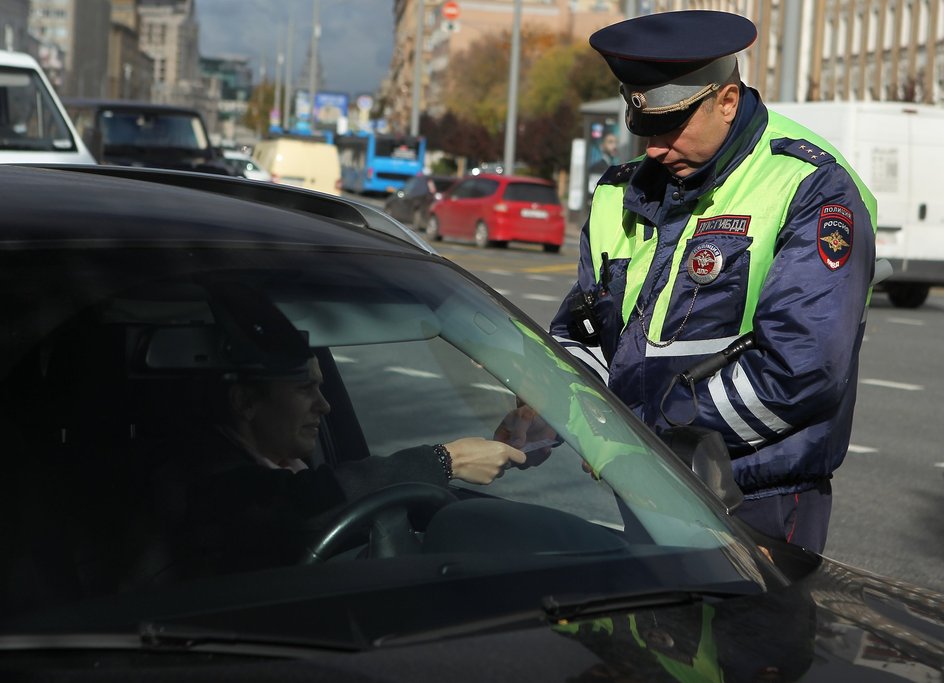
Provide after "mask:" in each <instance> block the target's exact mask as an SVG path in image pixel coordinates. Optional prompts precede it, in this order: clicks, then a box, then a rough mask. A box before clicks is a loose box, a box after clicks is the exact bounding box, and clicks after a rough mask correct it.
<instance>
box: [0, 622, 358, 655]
mask: <svg viewBox="0 0 944 683" xmlns="http://www.w3.org/2000/svg"><path fill="white" fill-rule="evenodd" d="M368 647H369V645H367V644H365V643H354V642H341V641H336V640H317V639H301V638H298V637H286V636H275V635H268V634H264V635H260V634H257V633H239V632H236V631H223V630H216V629H209V628H200V627H191V626H179V625H175V624H162V623H157V622H146V623H143V624H141V625H140V626H139V627H138V632H137V633H133V632H132V633H26V634H17V635H2V636H0V652H22V651H30V650H188V651H189V650H195V651H197V650H200V651H215V652H228V653H230V654H234V655H246V656H260V657H289V658H293V657H300V656H305V657H310V656H311V653H312V651H313V650H329V651H339V652H354V651H358V650H363V649H367V648H368Z"/></svg>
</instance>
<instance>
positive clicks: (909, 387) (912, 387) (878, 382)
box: [860, 379, 924, 391]
mask: <svg viewBox="0 0 944 683" xmlns="http://www.w3.org/2000/svg"><path fill="white" fill-rule="evenodd" d="M860 381H861V383H862V384H871V385H872V386H873V387H885V388H886V389H901V390H902V391H924V387H923V386H921V385H920V384H906V383H905V382H889V381H887V380H884V379H863V380H860Z"/></svg>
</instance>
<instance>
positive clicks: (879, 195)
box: [768, 102, 944, 308]
mask: <svg viewBox="0 0 944 683" xmlns="http://www.w3.org/2000/svg"><path fill="white" fill-rule="evenodd" d="M768 107H769V108H770V109H772V110H773V111H777V112H780V113H781V114H783V115H784V116H787V117H789V118H791V119H793V120H794V121H797V122H798V123H801V124H803V125H805V126H806V127H807V128H809V129H810V130H812V131H814V132H816V133H819V134H820V135H822V136H823V137H824V138H826V139H827V140H829V141H830V142H831V143H832V144H833V145H835V147H836V148H837V149H838V150H839V151H840V152H841V153H842V155H843V156H844V157H846V159H847V160H848V161H849V163H850V164H852V166H853V168H855V169H856V171H857V172H858V173H859V175H860V176H861V177H862V180H863V181H865V184H866V185H867V186H868V187H869V189H870V190H871V191H872V192H873V193H874V194H875V197H876V199H877V200H878V233H877V235H876V254H875V256H876V258H877V259H882V258H884V259H887V260H888V261H889V262H890V263H891V265H892V269H893V272H892V275H891V276H890V277H888V278H887V279H886V280H885V281H884V282H882V283H880V284H879V285H877V288H878V289H883V290H885V291H886V292H887V294H888V297H889V299H890V300H891V302H892V304H893V305H895V306H899V307H903V308H917V307H918V306H921V304H923V303H924V302H925V300H926V299H927V297H928V293H929V291H930V288H931V287H934V286H941V285H944V181H942V180H941V179H940V178H939V177H938V174H937V168H938V164H939V163H941V159H944V108H941V107H936V106H932V105H923V104H912V103H908V102H780V103H770V104H768Z"/></svg>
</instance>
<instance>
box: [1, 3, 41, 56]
mask: <svg viewBox="0 0 944 683" xmlns="http://www.w3.org/2000/svg"><path fill="white" fill-rule="evenodd" d="M29 15H30V0H0V50H15V51H18V52H31V51H32V49H33V45H32V44H31V42H30V38H29Z"/></svg>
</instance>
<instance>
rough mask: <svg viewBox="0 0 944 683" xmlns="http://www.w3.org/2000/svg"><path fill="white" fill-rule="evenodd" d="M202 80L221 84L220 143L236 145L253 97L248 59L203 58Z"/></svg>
mask: <svg viewBox="0 0 944 683" xmlns="http://www.w3.org/2000/svg"><path fill="white" fill-rule="evenodd" d="M200 71H201V73H202V74H203V78H204V79H206V80H212V81H216V82H218V83H219V93H220V99H219V102H218V106H217V128H218V133H219V136H220V139H221V140H222V141H223V142H225V143H227V144H230V143H234V142H235V140H236V138H237V137H238V135H237V132H238V129H239V126H240V122H241V121H242V119H243V117H244V116H245V115H246V111H247V110H248V109H249V98H250V96H251V95H252V66H251V65H250V63H249V57H248V56H245V55H229V56H224V57H201V58H200Z"/></svg>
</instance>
